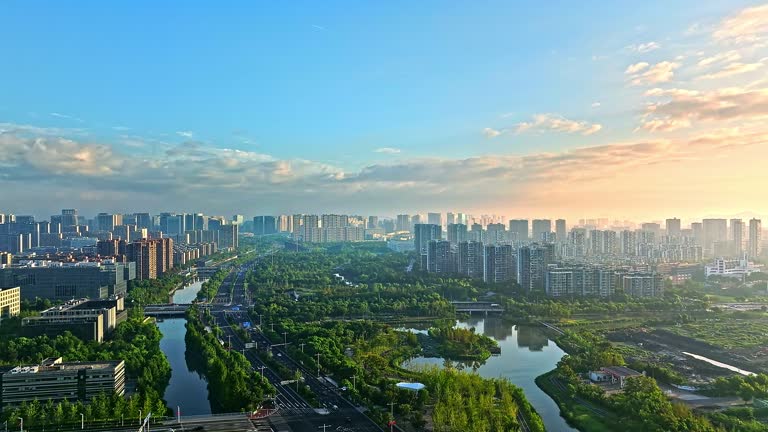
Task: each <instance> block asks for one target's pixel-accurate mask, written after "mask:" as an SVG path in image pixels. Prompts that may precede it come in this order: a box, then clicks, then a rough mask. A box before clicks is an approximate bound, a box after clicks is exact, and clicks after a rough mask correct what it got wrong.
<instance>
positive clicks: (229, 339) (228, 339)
mask: <svg viewBox="0 0 768 432" xmlns="http://www.w3.org/2000/svg"><path fill="white" fill-rule="evenodd" d="M227 343H228V344H229V349H232V335H227Z"/></svg>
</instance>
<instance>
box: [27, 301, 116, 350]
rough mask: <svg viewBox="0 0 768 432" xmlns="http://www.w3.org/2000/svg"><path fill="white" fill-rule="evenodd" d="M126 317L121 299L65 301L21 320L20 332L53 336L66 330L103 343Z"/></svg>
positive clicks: (30, 334) (82, 337) (31, 335)
mask: <svg viewBox="0 0 768 432" xmlns="http://www.w3.org/2000/svg"><path fill="white" fill-rule="evenodd" d="M127 318H128V312H127V311H126V310H125V300H124V298H123V296H113V297H110V298H108V299H103V300H100V299H79V300H68V301H66V302H65V303H63V304H61V305H57V306H54V307H52V308H49V309H46V310H44V311H42V312H40V316H34V317H27V318H24V319H23V320H22V323H21V325H22V327H21V333H22V334H23V335H24V336H25V337H35V336H40V335H47V336H50V337H56V335H59V334H61V333H63V332H65V331H68V332H71V333H72V334H73V335H75V336H77V337H79V338H80V339H83V340H93V341H96V342H103V341H104V337H105V336H106V335H107V334H109V333H111V332H112V331H113V330H114V329H115V327H117V325H118V324H119V323H121V322H123V321H125V320H126V319H127Z"/></svg>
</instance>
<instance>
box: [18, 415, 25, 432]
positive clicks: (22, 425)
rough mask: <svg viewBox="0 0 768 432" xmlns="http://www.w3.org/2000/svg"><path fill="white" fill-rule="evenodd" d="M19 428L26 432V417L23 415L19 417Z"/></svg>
mask: <svg viewBox="0 0 768 432" xmlns="http://www.w3.org/2000/svg"><path fill="white" fill-rule="evenodd" d="M19 430H20V431H21V432H24V419H23V418H22V417H19Z"/></svg>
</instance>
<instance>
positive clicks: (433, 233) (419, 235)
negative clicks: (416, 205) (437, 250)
mask: <svg viewBox="0 0 768 432" xmlns="http://www.w3.org/2000/svg"><path fill="white" fill-rule="evenodd" d="M413 230H414V231H413V233H414V235H413V245H414V248H415V249H416V253H418V254H422V255H423V254H426V253H427V245H428V244H429V242H430V241H432V240H440V239H442V229H441V228H440V226H439V225H432V224H416V225H414V227H413Z"/></svg>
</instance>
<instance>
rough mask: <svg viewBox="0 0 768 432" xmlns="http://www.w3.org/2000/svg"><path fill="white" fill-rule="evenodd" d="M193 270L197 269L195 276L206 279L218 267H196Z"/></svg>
mask: <svg viewBox="0 0 768 432" xmlns="http://www.w3.org/2000/svg"><path fill="white" fill-rule="evenodd" d="M195 271H197V277H199V278H201V279H206V278H209V277H211V276H213V274H214V273H216V272H217V271H219V267H197V269H195Z"/></svg>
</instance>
